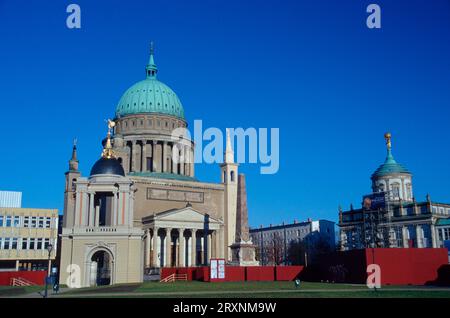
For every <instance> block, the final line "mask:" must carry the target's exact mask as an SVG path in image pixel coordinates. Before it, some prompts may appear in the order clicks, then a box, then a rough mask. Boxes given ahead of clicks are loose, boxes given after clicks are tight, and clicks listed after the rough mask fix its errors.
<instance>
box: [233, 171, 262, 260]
mask: <svg viewBox="0 0 450 318" xmlns="http://www.w3.org/2000/svg"><path fill="white" fill-rule="evenodd" d="M230 247H231V252H232V264H233V265H239V266H257V265H259V263H258V262H257V261H256V260H255V251H256V246H255V245H253V243H252V240H251V238H250V232H249V228H248V207H247V191H246V187H245V176H244V175H243V174H239V176H238V188H237V209H236V241H235V242H234V244H233V245H231V246H230Z"/></svg>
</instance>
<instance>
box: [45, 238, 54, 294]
mask: <svg viewBox="0 0 450 318" xmlns="http://www.w3.org/2000/svg"><path fill="white" fill-rule="evenodd" d="M52 250H53V245H52V244H48V245H47V251H48V263H47V275H46V276H45V293H44V298H47V289H48V279H49V277H50V269H51V268H50V267H51V266H50V265H51V263H50V262H51V261H50V256H51V254H52Z"/></svg>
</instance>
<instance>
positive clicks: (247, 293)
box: [0, 282, 450, 298]
mask: <svg viewBox="0 0 450 318" xmlns="http://www.w3.org/2000/svg"><path fill="white" fill-rule="evenodd" d="M42 289H43V288H42V287H37V286H33V287H25V288H23V287H0V297H17V296H30V297H33V296H34V297H36V295H37V292H38V291H41V290H42ZM51 297H98V298H103V297H108V298H109V297H120V298H122V297H152V298H161V297H170V298H178V297H182V298H199V297H201V298H203V297H208V298H273V297H277V298H311V297H320V298H322V297H323V298H330V297H331V298H342V297H345V298H367V297H376V298H379V297H381V298H384V297H385V298H411V297H413V298H450V288H438V287H423V286H386V287H383V288H381V289H380V290H377V291H373V290H368V289H367V287H366V286H364V285H350V284H328V283H310V282H303V283H302V284H301V286H300V288H295V286H294V283H293V282H226V283H204V282H175V283H158V282H145V283H143V284H124V285H115V286H106V287H93V288H82V289H70V290H67V289H63V290H62V292H61V293H60V294H58V295H51Z"/></svg>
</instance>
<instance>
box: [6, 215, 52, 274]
mask: <svg viewBox="0 0 450 318" xmlns="http://www.w3.org/2000/svg"><path fill="white" fill-rule="evenodd" d="M57 235H58V210H55V209H29V208H17V207H15V208H0V270H37V269H47V266H48V251H47V247H48V245H49V244H52V246H53V248H52V252H51V254H50V259H51V260H54V259H55V255H56V250H57V248H58V247H57Z"/></svg>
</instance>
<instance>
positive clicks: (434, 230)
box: [430, 223, 438, 248]
mask: <svg viewBox="0 0 450 318" xmlns="http://www.w3.org/2000/svg"><path fill="white" fill-rule="evenodd" d="M430 230H431V241H432V244H433V246H432V247H433V248H437V247H438V246H437V240H436V228H435V226H434V224H433V223H431V224H430Z"/></svg>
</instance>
